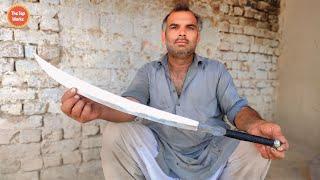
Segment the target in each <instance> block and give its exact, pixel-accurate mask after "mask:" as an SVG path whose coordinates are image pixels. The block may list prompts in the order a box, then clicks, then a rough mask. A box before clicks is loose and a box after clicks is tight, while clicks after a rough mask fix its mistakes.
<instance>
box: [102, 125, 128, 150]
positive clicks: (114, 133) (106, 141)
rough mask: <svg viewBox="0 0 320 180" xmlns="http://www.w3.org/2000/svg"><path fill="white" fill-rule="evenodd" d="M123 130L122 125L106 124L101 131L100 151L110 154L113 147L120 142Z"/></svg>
mask: <svg viewBox="0 0 320 180" xmlns="http://www.w3.org/2000/svg"><path fill="white" fill-rule="evenodd" d="M124 128H125V125H124V123H113V122H108V124H107V126H106V127H105V128H104V130H103V135H102V149H103V150H107V151H109V152H111V151H112V149H113V148H114V146H115V145H116V144H118V143H119V142H120V141H121V137H122V132H123V129H124Z"/></svg>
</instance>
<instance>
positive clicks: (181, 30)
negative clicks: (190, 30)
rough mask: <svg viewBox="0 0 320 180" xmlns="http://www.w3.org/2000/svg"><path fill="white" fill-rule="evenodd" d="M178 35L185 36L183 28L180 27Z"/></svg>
mask: <svg viewBox="0 0 320 180" xmlns="http://www.w3.org/2000/svg"><path fill="white" fill-rule="evenodd" d="M179 36H186V30H185V29H184V28H181V29H180V31H179Z"/></svg>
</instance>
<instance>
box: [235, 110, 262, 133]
mask: <svg viewBox="0 0 320 180" xmlns="http://www.w3.org/2000/svg"><path fill="white" fill-rule="evenodd" d="M265 122H266V121H265V120H263V119H262V118H261V116H260V115H259V114H258V113H257V112H256V111H255V110H254V109H253V108H251V107H249V106H245V107H243V108H242V109H241V110H240V112H239V113H238V114H237V116H236V118H235V121H234V123H235V126H236V127H237V128H238V129H239V130H242V131H246V132H248V131H249V130H250V129H252V128H254V127H256V126H258V125H259V124H261V123H265Z"/></svg>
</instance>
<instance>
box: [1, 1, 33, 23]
mask: <svg viewBox="0 0 320 180" xmlns="http://www.w3.org/2000/svg"><path fill="white" fill-rule="evenodd" d="M29 18H30V13H29V10H28V9H27V7H25V6H24V5H21V4H15V5H12V6H11V7H10V8H9V10H8V12H7V19H8V22H9V24H10V25H11V26H13V27H16V28H23V27H25V26H26V25H27V24H28V21H29Z"/></svg>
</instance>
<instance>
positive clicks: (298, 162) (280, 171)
mask: <svg viewBox="0 0 320 180" xmlns="http://www.w3.org/2000/svg"><path fill="white" fill-rule="evenodd" d="M319 154H320V151H318V152H316V151H315V150H310V149H309V148H306V147H303V145H301V144H298V143H295V142H290V149H289V151H288V152H287V154H286V157H285V159H284V160H278V161H273V162H272V163H271V167H270V169H269V172H268V174H267V178H266V180H311V178H310V162H311V161H312V160H313V159H315V157H316V156H317V155H318V156H319ZM316 168H317V169H319V171H320V167H319V166H317V167H316ZM317 178H319V179H317V180H320V177H317ZM312 180H316V179H312Z"/></svg>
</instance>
